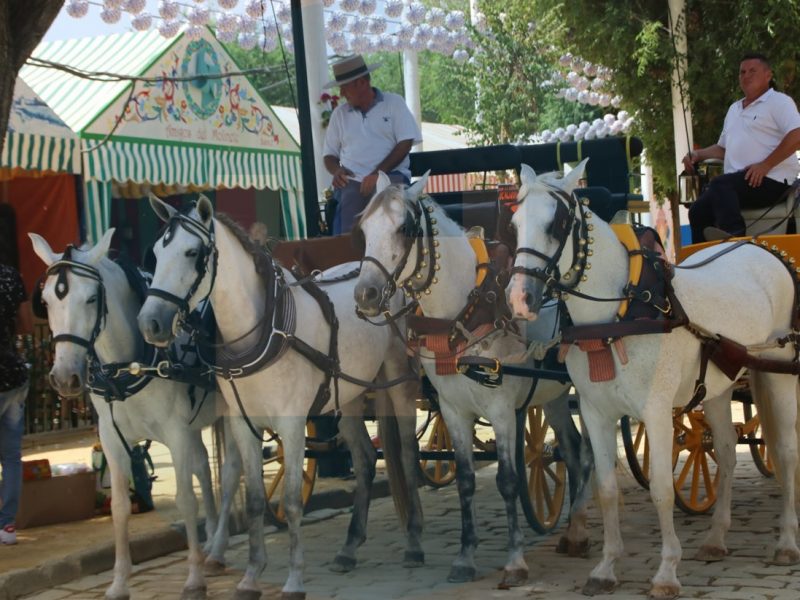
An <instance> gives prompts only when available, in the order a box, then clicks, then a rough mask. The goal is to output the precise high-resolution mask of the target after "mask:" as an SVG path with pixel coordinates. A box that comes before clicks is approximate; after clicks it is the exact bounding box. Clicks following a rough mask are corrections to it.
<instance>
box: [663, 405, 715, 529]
mask: <svg viewBox="0 0 800 600" xmlns="http://www.w3.org/2000/svg"><path fill="white" fill-rule="evenodd" d="M673 425H674V434H673V435H674V437H673V444H672V465H673V479H674V486H675V504H677V505H678V507H679V508H680V509H681V510H682V511H683V512H685V513H686V514H689V515H699V514H703V513H706V512H708V511H709V510H710V509H711V507H712V506H714V503H715V502H716V501H717V486H718V484H719V468H718V465H717V459H716V456H715V454H714V438H713V437H712V435H711V428H710V427H709V426H708V423H706V420H705V417H704V415H703V413H702V412H699V411H691V412H689V413H688V414H685V415H681V414H680V409H675V412H674V414H673Z"/></svg>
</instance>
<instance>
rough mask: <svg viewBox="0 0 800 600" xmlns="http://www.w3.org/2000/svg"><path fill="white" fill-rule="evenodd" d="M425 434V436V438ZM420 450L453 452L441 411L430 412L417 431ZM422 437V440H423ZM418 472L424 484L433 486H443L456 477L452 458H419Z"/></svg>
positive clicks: (454, 463)
mask: <svg viewBox="0 0 800 600" xmlns="http://www.w3.org/2000/svg"><path fill="white" fill-rule="evenodd" d="M426 436H427V438H426ZM417 438H418V439H419V440H420V448H419V449H420V451H422V452H438V451H445V452H453V442H452V440H451V439H450V433H449V432H448V431H447V425H446V424H445V422H444V418H443V417H442V413H441V412H439V411H438V410H436V411H433V412H431V413H430V416H429V418H428V419H427V420H426V422H425V423H424V424H423V425H422V426H421V427H420V428H419V430H418V431H417ZM423 438H425V439H424V441H423ZM419 466H420V474H421V475H422V480H423V481H424V482H425V484H426V485H429V486H431V487H434V488H440V487H444V486H446V485H448V484H450V483H452V481H453V480H454V479H455V478H456V462H455V460H453V459H452V458H421V459H420V461H419Z"/></svg>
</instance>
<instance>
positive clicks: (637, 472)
mask: <svg viewBox="0 0 800 600" xmlns="http://www.w3.org/2000/svg"><path fill="white" fill-rule="evenodd" d="M619 428H620V433H621V434H622V443H623V446H624V448H625V457H626V458H627V459H628V466H629V467H630V469H631V474H632V475H633V477H634V479H636V481H638V482H639V485H641V486H642V487H643V488H644V489H646V490H649V489H650V444H649V443H648V441H647V431H646V430H645V428H644V423H642V422H641V421H639V420H638V419H634V418H632V417H629V416H627V415H626V416H624V417H622V419H621V420H620V423H619Z"/></svg>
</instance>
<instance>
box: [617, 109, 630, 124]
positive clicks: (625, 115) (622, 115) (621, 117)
mask: <svg viewBox="0 0 800 600" xmlns="http://www.w3.org/2000/svg"><path fill="white" fill-rule="evenodd" d="M628 117H630V115H629V114H628V111H627V110H621V111H619V112H618V113H617V119H619V120H620V121H627V120H628Z"/></svg>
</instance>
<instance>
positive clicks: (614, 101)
mask: <svg viewBox="0 0 800 600" xmlns="http://www.w3.org/2000/svg"><path fill="white" fill-rule="evenodd" d="M620 104H622V96H614V97H613V98H612V99H611V106H613V107H614V108H618V107H619V105H620Z"/></svg>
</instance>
